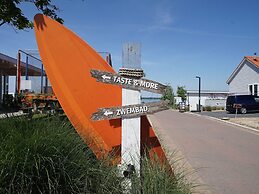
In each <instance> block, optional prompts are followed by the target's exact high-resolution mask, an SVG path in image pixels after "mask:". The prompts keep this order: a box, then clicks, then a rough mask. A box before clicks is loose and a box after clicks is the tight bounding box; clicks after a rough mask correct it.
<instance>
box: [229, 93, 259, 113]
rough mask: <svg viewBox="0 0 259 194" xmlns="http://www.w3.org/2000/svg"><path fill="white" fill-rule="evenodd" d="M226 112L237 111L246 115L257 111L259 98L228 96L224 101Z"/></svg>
mask: <svg viewBox="0 0 259 194" xmlns="http://www.w3.org/2000/svg"><path fill="white" fill-rule="evenodd" d="M226 110H227V111H228V112H230V113H234V112H236V111H238V112H240V113H242V114H246V113H247V112H253V111H259V96H252V95H234V96H228V97H227V101H226Z"/></svg>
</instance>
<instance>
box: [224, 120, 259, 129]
mask: <svg viewBox="0 0 259 194" xmlns="http://www.w3.org/2000/svg"><path fill="white" fill-rule="evenodd" d="M229 121H230V122H233V123H237V124H240V125H245V126H248V127H252V128H255V129H258V130H259V118H258V117H257V118H231V119H230V120H229Z"/></svg>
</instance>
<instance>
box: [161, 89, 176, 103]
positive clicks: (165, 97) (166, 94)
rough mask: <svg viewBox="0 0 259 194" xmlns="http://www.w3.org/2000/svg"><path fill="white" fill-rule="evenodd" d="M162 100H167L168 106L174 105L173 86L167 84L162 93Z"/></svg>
mask: <svg viewBox="0 0 259 194" xmlns="http://www.w3.org/2000/svg"><path fill="white" fill-rule="evenodd" d="M161 99H162V100H169V105H170V106H172V107H173V106H174V104H175V101H174V92H173V88H172V87H171V86H170V85H169V84H167V87H166V89H165V92H164V94H163V95H162V97H161Z"/></svg>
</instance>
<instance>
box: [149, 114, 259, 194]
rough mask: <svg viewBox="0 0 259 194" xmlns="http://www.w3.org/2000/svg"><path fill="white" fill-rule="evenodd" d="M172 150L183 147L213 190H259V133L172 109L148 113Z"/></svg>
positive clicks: (234, 192) (242, 193) (243, 193)
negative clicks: (152, 113)
mask: <svg viewBox="0 0 259 194" xmlns="http://www.w3.org/2000/svg"><path fill="white" fill-rule="evenodd" d="M149 119H150V120H151V122H152V123H153V126H154V128H155V129H156V131H157V132H158V133H159V135H160V138H162V139H163V141H162V144H164V145H165V147H167V148H168V149H169V150H170V151H172V152H173V151H175V150H177V151H180V152H181V153H182V154H183V156H184V157H185V159H186V160H187V163H189V164H190V165H191V166H192V167H193V168H194V169H197V174H198V176H199V177H200V178H201V179H202V181H203V184H205V185H207V186H208V188H209V190H210V191H211V192H212V193H223V194H225V193H226V194H228V193H230V194H238V193H240V194H251V193H259V134H258V133H256V132H252V131H249V130H246V129H244V128H242V127H237V126H234V125H231V124H227V123H223V122H222V121H217V120H215V119H210V118H208V117H203V116H199V115H195V114H189V113H179V112H176V111H172V110H167V111H162V112H159V113H156V114H154V115H151V116H149Z"/></svg>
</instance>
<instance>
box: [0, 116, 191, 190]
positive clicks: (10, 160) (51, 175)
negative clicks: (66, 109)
mask: <svg viewBox="0 0 259 194" xmlns="http://www.w3.org/2000/svg"><path fill="white" fill-rule="evenodd" d="M107 164H108V162H107V161H100V160H97V159H96V157H95V155H94V154H93V153H92V152H91V150H90V149H89V148H88V147H87V146H86V145H85V144H84V142H83V141H82V140H81V138H80V137H79V136H78V134H77V133H76V132H75V130H74V128H73V127H72V126H71V124H70V122H69V121H68V120H66V119H60V118H58V117H49V118H38V119H31V120H28V119H27V118H9V119H2V120H0V193H23V194H24V193H123V188H122V186H121V185H122V184H121V183H122V181H123V178H121V177H119V176H118V172H117V168H116V166H109V165H107ZM141 175H142V176H141V177H142V178H141V179H139V178H137V177H133V180H132V182H133V184H132V190H131V193H140V192H143V193H147V194H149V193H191V186H190V185H188V184H186V183H185V182H184V181H183V176H182V175H180V176H179V175H172V173H171V172H170V169H168V168H166V167H163V166H161V165H160V164H159V162H158V161H153V162H150V161H149V159H148V158H147V157H144V158H143V159H142V171H141Z"/></svg>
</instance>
